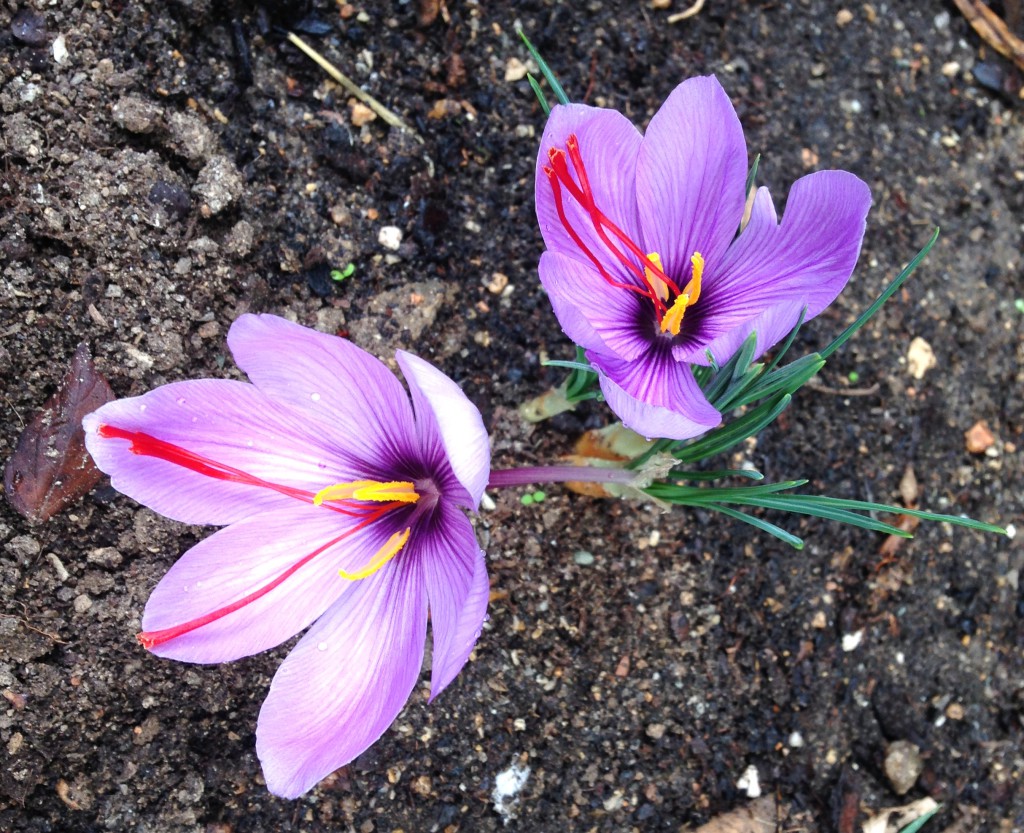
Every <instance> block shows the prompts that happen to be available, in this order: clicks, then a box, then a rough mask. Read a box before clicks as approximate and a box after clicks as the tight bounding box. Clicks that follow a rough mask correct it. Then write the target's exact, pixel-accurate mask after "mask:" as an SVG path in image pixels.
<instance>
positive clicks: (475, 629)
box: [415, 503, 490, 701]
mask: <svg viewBox="0 0 1024 833" xmlns="http://www.w3.org/2000/svg"><path fill="white" fill-rule="evenodd" d="M435 511H437V512H441V513H442V515H441V517H440V518H438V519H436V521H434V523H433V524H432V525H431V530H430V533H429V535H428V534H424V535H423V536H422V537H421V538H420V540H418V541H417V542H416V551H415V552H416V557H417V558H419V559H420V562H421V564H422V565H423V576H424V580H425V582H426V587H427V599H428V601H429V604H430V629H431V631H432V632H433V640H434V650H433V655H432V662H431V671H430V699H431V701H433V700H434V698H435V697H437V695H439V694H440V693H441V692H442V691H444V689H445V688H446V687H447V686H448V684H449V683H450V682H451V681H452V680H453V679H455V676H456V675H457V674H458V673H459V671H461V670H462V666H463V665H465V664H466V660H467V659H468V658H469V655H470V652H472V650H473V646H474V645H476V640H477V637H478V636H479V635H480V629H481V628H482V627H483V622H484V616H485V615H486V613H487V602H488V599H489V597H490V585H489V584H488V581H487V564H486V562H485V560H484V554H483V552H482V551H481V550H480V546H479V544H477V541H476V535H475V534H474V532H473V527H472V525H471V524H470V523H469V520H468V519H467V518H466V517H465V516H464V515H463V514H462V513H461V512H460V511H459V510H458V509H457V508H455V507H453V506H450V505H447V504H445V503H441V504H439V505H438V507H437V509H436V510H435Z"/></svg>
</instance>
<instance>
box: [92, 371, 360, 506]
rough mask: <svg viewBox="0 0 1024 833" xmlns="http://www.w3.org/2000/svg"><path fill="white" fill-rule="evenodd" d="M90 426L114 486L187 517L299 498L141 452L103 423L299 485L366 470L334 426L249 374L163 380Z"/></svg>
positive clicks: (95, 452)
mask: <svg viewBox="0 0 1024 833" xmlns="http://www.w3.org/2000/svg"><path fill="white" fill-rule="evenodd" d="M83 426H84V428H85V443H86V447H87V448H88V449H89V453H90V454H91V455H92V458H93V460H95V461H96V465H97V466H99V468H100V469H101V470H102V471H104V472H106V473H107V474H109V475H110V476H111V483H112V485H113V486H114V488H115V489H117V490H118V491H120V492H123V493H124V494H126V495H128V496H129V497H132V498H134V499H135V500H137V501H138V502H139V503H141V504H144V505H145V506H148V507H149V508H150V509H153V510H155V511H156V512H159V513H160V514H162V515H166V516H167V517H169V518H173V519H175V520H177V521H183V522H184V523H191V524H229V523H233V522H234V521H237V520H240V519H242V518H245V517H248V516H249V515H253V514H257V513H259V512H263V511H266V510H267V509H270V508H273V507H276V506H281V505H283V504H285V503H294V502H295V501H296V498H295V497H289V496H287V495H286V494H282V493H281V492H280V491H275V490H274V489H273V488H270V487H269V486H258V485H252V483H245V482H241V481H238V480H224V479H217V478H214V477H210V476H208V475H206V474H201V473H199V472H197V471H195V470H193V469H191V468H189V467H187V466H186V465H180V464H176V463H172V462H168V461H166V460H163V459H159V458H157V457H153V456H148V455H146V454H140V453H133V451H132V448H133V443H132V442H130V441H129V440H127V439H122V438H118V437H105V436H103V435H102V434H101V433H100V432H101V427H102V426H111V427H112V428H115V429H120V430H123V431H128V432H141V433H143V434H148V435H150V436H152V437H155V438H156V439H157V440H161V441H163V442H165V443H170V444H171V445H172V446H176V447H178V448H181V449H184V450H185V451H187V452H191V453H192V454H197V455H199V456H201V457H203V458H206V459H208V460H211V461H214V462H216V463H219V464H221V465H226V466H231V467H232V468H235V469H238V470H240V471H242V472H245V473H246V474H248V475H251V476H252V477H254V478H259V479H261V480H264V481H266V483H268V484H276V485H278V486H283V487H285V488H292V489H299V490H300V491H301V490H310V489H312V490H313V491H317V490H319V489H320V488H322V487H324V486H327V485H329V484H331V483H336V482H339V481H345V480H351V479H353V476H354V475H355V474H356V472H357V470H356V468H354V466H355V462H356V461H354V460H353V458H352V456H351V455H350V454H349V453H348V452H347V451H346V450H344V449H341V448H337V447H335V446H333V443H332V441H331V440H330V434H331V429H330V428H329V426H328V425H326V424H323V423H321V421H320V419H319V418H317V417H313V416H309V415H305V414H303V413H302V412H300V411H297V410H294V409H291V408H288V407H282V406H281V405H279V404H278V403H276V402H274V401H272V400H270V399H268V398H267V397H266V396H264V395H263V394H262V393H260V391H258V390H257V389H256V388H255V387H253V386H252V385H248V384H245V383H244V382H233V381H229V380H220V379H198V380H195V381H189V382H175V383H173V384H169V385H163V386H161V387H159V388H156V389H154V390H151V391H149V392H148V393H146V394H143V395H142V396H137V397H132V398H129V399H119V400H117V401H115V402H111V403H109V404H107V405H104V406H103V407H102V408H100V409H99V410H97V411H94V412H93V413H91V414H89V415H88V416H87V417H86V418H85V419H84V420H83ZM362 476H364V477H365V476H366V475H365V474H363V475H362Z"/></svg>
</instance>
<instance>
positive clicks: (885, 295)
mask: <svg viewBox="0 0 1024 833" xmlns="http://www.w3.org/2000/svg"><path fill="white" fill-rule="evenodd" d="M938 239H939V230H938V229H935V233H934V234H933V235H932V239H931V240H929V241H928V242H927V243H926V244H925V247H924V248H923V249H921V251H919V252H918V253H917V254H916V255H915V256H914V259H913V260H912V261H910V263H908V264H907V268H906V269H904V270H903V271H902V272H900V273H899V275H897V276H896V278H895V280H893V282H892V283H890V284H889V285H888V286H887V287H886V288H885V291H883V292H882V294H881V295H879V296H878V297H877V298H876V299H875V302H874V303H873V304H872V305H871V306H870V307H868V308H867V309H866V310H864V312H862V313H861V315H860V317H859V318H858V319H857V320H856V321H854V322H853V323H852V324H851V325H850V326H849V327H847V328H846V329H845V330H843V331H842V332H841V333H840V334H839V335H838V336H837V337H836V338H835V340H834V341H833V342H832V343H831V344H830V345H829V346H828V347H826V348H825V349H824V350H822V351H821V352H820V355H821V357H822V358H823V359H827V358H828V357H829V356H831V355H832V354H833V353H834V352H836V350H838V349H839V348H840V347H842V346H843V345H844V344H846V342H847V341H849V340H850V339H851V338H852V337H853V336H854V334H856V332H857V330H859V329H860V328H861V327H863V326H864V325H865V324H867V323H868V321H870V320H871V318H872V317H873V316H874V314H875V313H876V312H878V310H880V309H881V308H882V304H884V303H885V302H886V301H888V300H889V299H890V298H891V297H892V296H893V295H895V294H896V291H897V290H898V289H899V288H900V287H901V286H903V284H904V283H906V281H907V278H909V277H910V276H911V275H912V274H913V272H914V270H915V269H916V268H917V267H918V266H919V265H920V263H921V261H922V260H924V259H925V256H926V255H927V254H928V252H930V251H931V250H932V246H934V245H935V241H936V240H938Z"/></svg>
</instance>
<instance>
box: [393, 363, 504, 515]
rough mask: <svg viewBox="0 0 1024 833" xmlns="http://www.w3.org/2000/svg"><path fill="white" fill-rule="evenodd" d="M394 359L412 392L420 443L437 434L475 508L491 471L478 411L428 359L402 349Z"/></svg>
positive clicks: (459, 389) (488, 441)
mask: <svg viewBox="0 0 1024 833" xmlns="http://www.w3.org/2000/svg"><path fill="white" fill-rule="evenodd" d="M395 358H396V359H397V360H398V366H399V367H401V368H402V373H403V375H404V376H405V378H406V381H408V383H409V388H410V390H411V391H412V400H413V404H414V405H415V408H416V422H417V426H418V427H419V430H420V441H421V444H423V445H426V444H427V443H430V442H432V440H433V438H434V437H440V440H441V443H442V445H443V454H444V456H445V457H447V459H448V463H449V464H450V465H451V467H452V471H453V472H454V473H455V477H456V478H458V481H459V483H461V484H462V486H463V488H465V490H466V491H467V492H468V493H469V496H470V499H471V505H470V507H469V508H471V509H476V508H477V507H478V506H479V505H480V498H481V497H483V493H484V489H485V488H486V486H487V478H488V476H489V474H490V471H491V444H490V440H489V439H488V438H487V429H486V428H484V421H483V417H481V416H480V411H479V410H477V407H476V406H475V405H474V404H473V403H472V402H470V401H469V400H468V399H467V398H466V394H464V393H463V392H462V389H461V388H460V387H459V386H458V385H457V384H455V382H454V381H452V380H451V379H450V378H448V377H447V376H445V375H444V374H443V373H442V372H441V371H440V370H438V369H437V368H436V367H434V366H433V365H432V364H430V363H429V362H427V361H424V360H423V359H421V358H419V357H418V356H414V355H413V354H412V353H406V352H405V351H404V350H399V351H398V352H397V353H396V354H395Z"/></svg>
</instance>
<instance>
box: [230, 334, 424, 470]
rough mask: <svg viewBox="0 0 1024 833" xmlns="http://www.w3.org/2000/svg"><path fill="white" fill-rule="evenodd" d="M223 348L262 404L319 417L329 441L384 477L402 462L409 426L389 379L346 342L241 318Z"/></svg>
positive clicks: (405, 405)
mask: <svg viewBox="0 0 1024 833" xmlns="http://www.w3.org/2000/svg"><path fill="white" fill-rule="evenodd" d="M228 346H229V347H230V348H231V352H232V354H233V355H234V357H235V361H236V362H237V363H238V366H239V367H240V368H242V370H244V371H245V373H246V374H247V375H248V377H249V378H250V379H251V380H252V382H253V383H254V384H255V385H256V387H258V388H259V389H260V390H261V391H262V392H263V393H265V394H266V395H267V396H269V397H271V398H273V399H277V400H280V401H284V402H289V403H291V404H292V405H294V406H296V407H298V408H301V409H302V410H304V411H306V412H308V413H311V414H315V415H317V416H319V418H320V421H322V422H324V423H325V424H328V425H331V426H332V427H333V431H332V435H333V436H335V437H340V438H343V439H344V443H345V445H346V447H348V448H349V449H351V451H352V452H353V453H356V454H358V455H359V456H360V457H361V458H363V459H365V460H367V461H370V460H376V461H378V463H379V464H380V466H381V470H382V471H386V470H388V469H392V468H394V464H395V463H397V462H400V461H401V460H402V459H403V458H404V457H407V456H408V452H409V450H410V449H411V448H412V438H413V419H412V409H411V408H410V406H409V397H408V395H407V394H406V392H405V390H404V388H403V387H402V385H401V383H400V382H399V381H398V379H397V378H396V377H395V375H394V374H393V373H392V372H391V371H390V370H388V369H387V367H386V366H385V365H384V364H383V363H382V362H381V361H380V360H378V359H376V358H374V357H373V356H371V355H370V354H369V353H367V352H366V351H365V350H361V349H359V348H358V347H356V346H355V345H354V344H352V342H350V341H346V340H345V339H343V338H339V337H337V336H332V335H327V334H326V333H319V332H317V331H316V330H311V329H309V328H307V327H302V326H300V325H299V324H293V323H292V322H291V321H287V320H285V319H284V318H279V317H277V316H275V315H242V316H240V317H239V318H238V319H236V321H235V323H234V324H232V325H231V330H230V331H229V332H228Z"/></svg>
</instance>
